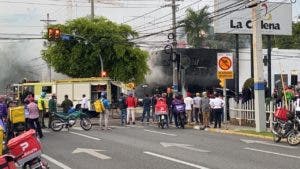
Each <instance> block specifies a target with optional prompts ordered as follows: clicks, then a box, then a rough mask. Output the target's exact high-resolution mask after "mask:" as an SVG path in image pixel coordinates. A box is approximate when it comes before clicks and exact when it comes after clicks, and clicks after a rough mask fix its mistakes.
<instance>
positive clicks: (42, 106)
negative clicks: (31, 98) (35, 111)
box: [38, 92, 46, 128]
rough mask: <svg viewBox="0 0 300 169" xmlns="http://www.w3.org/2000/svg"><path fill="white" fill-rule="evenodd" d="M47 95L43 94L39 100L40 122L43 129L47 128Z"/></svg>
mask: <svg viewBox="0 0 300 169" xmlns="http://www.w3.org/2000/svg"><path fill="white" fill-rule="evenodd" d="M45 97H46V93H45V92H42V93H41V96H40V97H39V99H38V108H39V120H40V124H41V125H42V128H46V125H45V114H46V99H45Z"/></svg>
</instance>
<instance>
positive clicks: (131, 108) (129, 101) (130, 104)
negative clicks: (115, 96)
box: [126, 93, 137, 125]
mask: <svg viewBox="0 0 300 169" xmlns="http://www.w3.org/2000/svg"><path fill="white" fill-rule="evenodd" d="M126 105H127V124H128V125H129V124H130V116H131V121H132V124H133V125H135V107H136V105H137V102H136V98H135V97H133V94H132V93H130V94H129V96H128V97H127V98H126Z"/></svg>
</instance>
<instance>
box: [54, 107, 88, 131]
mask: <svg viewBox="0 0 300 169" xmlns="http://www.w3.org/2000/svg"><path fill="white" fill-rule="evenodd" d="M77 119H80V126H81V128H82V129H83V130H86V131H87V130H90V129H91V128H92V122H91V120H90V118H89V117H88V115H87V114H85V113H83V112H82V111H81V110H76V111H74V112H72V113H69V114H65V113H54V114H53V120H52V122H51V124H50V127H51V129H52V130H53V131H61V130H62V129H63V127H66V128H67V129H68V130H69V128H70V127H72V126H73V125H75V124H76V121H77Z"/></svg>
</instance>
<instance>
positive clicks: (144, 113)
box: [141, 107, 150, 122]
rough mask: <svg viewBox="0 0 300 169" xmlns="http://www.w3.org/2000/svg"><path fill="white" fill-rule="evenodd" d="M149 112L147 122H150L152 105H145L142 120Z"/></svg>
mask: <svg viewBox="0 0 300 169" xmlns="http://www.w3.org/2000/svg"><path fill="white" fill-rule="evenodd" d="M146 114H147V122H149V118H150V107H144V110H143V116H142V120H141V122H143V121H144V118H145V115H146Z"/></svg>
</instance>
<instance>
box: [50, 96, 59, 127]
mask: <svg viewBox="0 0 300 169" xmlns="http://www.w3.org/2000/svg"><path fill="white" fill-rule="evenodd" d="M56 112H57V101H56V95H55V94H52V96H51V99H50V100H49V122H48V127H49V128H50V127H51V122H52V120H53V119H52V118H53V116H54V114H55V113H56Z"/></svg>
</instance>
